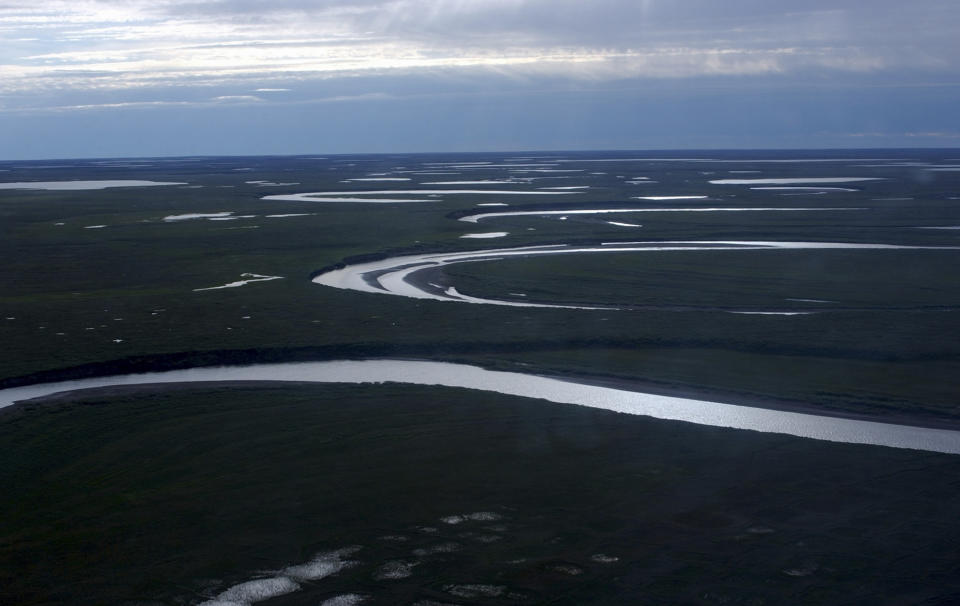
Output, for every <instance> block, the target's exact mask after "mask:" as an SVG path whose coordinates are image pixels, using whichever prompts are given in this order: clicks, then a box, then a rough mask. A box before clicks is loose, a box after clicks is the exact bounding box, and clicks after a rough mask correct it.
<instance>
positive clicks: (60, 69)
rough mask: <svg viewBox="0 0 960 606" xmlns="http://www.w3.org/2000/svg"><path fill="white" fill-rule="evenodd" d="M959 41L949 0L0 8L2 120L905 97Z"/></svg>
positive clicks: (942, 67)
mask: <svg viewBox="0 0 960 606" xmlns="http://www.w3.org/2000/svg"><path fill="white" fill-rule="evenodd" d="M958 29H960V3H957V2H955V1H953V0H914V1H913V2H912V3H910V4H909V6H908V5H905V4H903V3H902V2H901V1H897V2H894V1H893V0H872V1H871V2H870V3H865V2H862V1H858V0H804V1H803V2H799V1H797V0H725V1H724V2H716V0H591V1H590V2H584V1H583V0H272V1H271V2H262V1H260V0H149V1H148V0H125V1H124V2H116V1H115V0H75V1H69V2H68V1H64V0H45V1H44V2H26V1H24V0H6V1H5V2H4V3H3V4H2V5H0V37H2V39H4V44H3V45H2V46H0V96H2V97H3V103H4V107H5V108H6V109H0V111H22V110H25V109H29V108H34V109H36V108H40V107H47V108H60V109H58V111H66V110H65V109H62V108H83V109H87V108H91V107H104V108H105V107H116V108H126V107H131V108H133V107H159V106H160V105H163V104H169V103H184V104H192V105H203V104H204V103H234V104H242V103H248V104H254V103H256V104H263V105H273V104H282V103H310V102H329V101H330V100H338V99H344V100H347V99H349V100H364V99H384V98H396V97H405V96H408V93H407V89H410V88H412V86H413V85H412V84H411V83H413V82H416V83H417V86H420V87H421V88H422V89H423V90H422V91H421V92H425V93H426V92H432V93H434V94H448V93H451V94H453V93H462V94H470V93H475V92H477V91H490V90H494V89H496V90H498V91H501V92H504V91H517V90H527V91H541V92H542V91H550V90H555V89H558V88H563V87H566V88H568V89H575V90H589V89H597V90H599V88H603V89H609V88H611V87H617V86H621V85H623V83H626V82H632V84H631V86H633V87H635V88H638V87H642V86H649V87H651V88H653V87H654V86H665V84H664V83H665V82H677V81H688V82H705V83H706V82H709V83H710V85H711V86H717V85H718V82H721V81H725V82H729V83H730V84H729V85H730V86H748V85H749V86H752V84H751V83H754V82H764V83H767V84H768V85H770V86H785V85H788V84H790V83H794V85H795V86H802V85H804V84H805V83H809V82H815V83H817V85H818V86H822V85H823V84H824V83H830V84H831V85H835V86H841V85H844V86H845V85H847V83H848V82H855V83H856V85H857V86H862V85H866V84H867V82H866V80H867V79H870V80H871V82H870V83H869V84H870V85H874V86H876V85H880V84H882V85H883V86H891V85H893V84H894V83H897V82H899V83H901V84H903V85H907V84H909V85H911V86H917V85H921V84H930V83H931V82H935V81H942V82H954V81H957V76H960V69H958V68H960V66H958V58H960V37H958V36H956V35H955V32H956V31H957V30H958ZM251 92H252V93H253V94H251ZM281 92H282V93H287V94H283V95H272V94H269V93H281ZM260 93H264V94H263V96H257V95H258V94H260ZM155 99H165V101H155Z"/></svg>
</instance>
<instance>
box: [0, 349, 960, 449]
mask: <svg viewBox="0 0 960 606" xmlns="http://www.w3.org/2000/svg"><path fill="white" fill-rule="evenodd" d="M197 381H283V382H316V383H385V382H392V383H407V384H414V385H442V386H447V387H463V388H467V389H476V390H481V391H490V392H496V393H501V394H506V395H512V396H523V397H528V398H539V399H542V400H547V401H549V402H555V403H559V404H576V405H579V406H588V407H591V408H600V409H604V410H611V411H614V412H620V413H624V414H632V415H642V416H648V417H655V418H658V419H668V420H675V421H687V422H690V423H697V424H700V425H713V426H717V427H729V428H734V429H748V430H754V431H762V432H771V433H780V434H788V435H792V436H799V437H804V438H813V439H816V440H827V441H831V442H846V443H851V444H870V445H876V446H889V447H894V448H909V449H915V450H925V451H930V452H942V453H951V454H960V431H952V430H946V429H931V428H924V427H914V426H908V425H894V424H889V423H876V422H872V421H862V420H857V419H843V418H836V417H827V416H818V415H812V414H803V413H797V412H788V411H782V410H770V409H765V408H754V407H749V406H738V405H734V404H723V403H719V402H709V401H705V400H695V399H690V398H680V397H675V396H664V395H655V394H648V393H642V392H637V391H630V390H626V389H616V388H612V387H603V386H598V385H590V384H587V383H581V382H577V381H576V380H561V379H556V378H550V377H543V376H538V375H530V374H523V373H516V372H503V371H492V370H486V369H483V368H479V367H476V366H469V365H464V364H452V363H448V362H431V361H415V360H341V361H330V362H295V363H285V364H258V365H252V366H222V367H205V368H192V369H186V370H173V371H168V372H156V373H145V374H135V375H118V376H110V377H96V378H90V379H81V380H76V381H63V382H57V383H44V384H40V385H30V386H27V387H16V388H12V389H6V390H0V408H3V407H5V406H10V405H11V404H13V403H14V402H16V401H20V400H27V399H31V398H40V397H44V396H49V395H53V394H57V393H63V392H68V391H75V390H80V389H90V388H98V387H111V386H123V385H150V384H162V383H190V382H197Z"/></svg>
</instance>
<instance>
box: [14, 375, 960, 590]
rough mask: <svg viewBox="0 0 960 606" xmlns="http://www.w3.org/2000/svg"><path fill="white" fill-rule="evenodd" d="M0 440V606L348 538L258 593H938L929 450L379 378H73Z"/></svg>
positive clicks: (949, 556)
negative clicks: (151, 384) (87, 386)
mask: <svg viewBox="0 0 960 606" xmlns="http://www.w3.org/2000/svg"><path fill="white" fill-rule="evenodd" d="M0 448H2V450H3V452H4V453H5V461H6V463H5V465H4V466H3V469H2V470H0V479H2V481H3V485H4V486H7V487H8V490H7V492H6V494H5V497H4V499H3V501H2V504H0V507H2V509H0V519H3V520H4V523H3V525H2V527H0V528H2V530H0V571H2V573H0V574H2V575H3V577H2V583H0V586H2V587H3V595H4V601H5V602H6V603H15V604H23V605H26V604H31V605H33V604H64V603H69V604H78V605H80V604H103V603H110V604H184V603H187V604H190V603H193V604H196V603H198V602H200V601H202V600H203V599H204V598H205V597H206V598H209V597H212V596H214V595H216V594H217V593H218V592H220V591H223V590H224V589H226V588H227V587H229V586H231V585H234V584H237V583H242V582H246V581H249V580H252V579H256V578H261V577H269V576H271V572H270V571H274V572H273V574H276V572H275V571H278V570H280V569H281V568H283V567H285V566H289V565H291V564H297V563H301V562H305V561H308V560H310V558H312V557H313V555H314V554H316V553H318V552H328V551H332V550H335V549H339V548H343V547H347V546H351V545H357V546H360V547H362V549H360V550H359V551H357V552H356V554H354V555H352V556H351V557H350V558H349V559H350V560H353V561H355V562H356V565H355V566H353V567H351V568H348V569H346V570H344V571H342V572H340V573H339V574H337V575H336V576H331V577H328V578H326V579H322V580H318V581H315V582H306V583H304V584H303V589H302V591H300V592H298V593H296V594H291V595H290V596H287V597H284V598H277V599H276V600H274V601H271V602H269V603H270V604H317V603H319V602H321V601H322V600H323V599H325V598H327V597H330V596H332V595H338V594H344V593H359V594H363V595H368V596H370V597H371V600H370V602H369V603H371V604H410V603H414V602H416V601H418V600H431V599H432V600H435V601H440V602H444V603H456V604H468V603H469V604H530V603H537V604H541V603H543V604H545V603H549V604H571V605H572V604H614V603H616V604H620V603H622V604H628V603H629V604H638V603H639V604H660V603H665V602H669V603H675V604H704V603H706V604H713V603H743V604H763V603H785V602H786V603H791V604H824V603H844V604H850V603H864V604H865V603H872V604H903V603H949V602H950V600H951V599H953V598H955V597H956V595H958V593H957V592H960V582H958V579H960V577H958V575H957V569H956V567H957V563H956V558H955V557H954V556H955V548H956V544H957V542H958V541H960V529H958V528H957V525H956V524H955V523H954V519H953V518H954V516H953V513H954V511H955V507H956V503H957V499H958V497H960V486H958V485H957V483H956V481H954V480H951V478H956V477H957V474H958V472H960V469H958V465H960V461H958V459H957V457H955V456H950V455H932V454H921V453H916V452H912V451H904V450H896V449H889V448H878V447H865V446H850V445H841V444H829V443H822V442H815V441H810V440H803V439H799V438H790V437H784V436H776V435H770V434H760V433H754V432H742V431H733V430H724V429H718V428H709V427H700V426H694V425H690V424H685V423H676V422H666V421H656V420H651V419H643V418H639V417H630V416H625V415H619V414H616V413H610V412H606V411H596V410H590V409H585V408H580V407H576V406H563V405H555V404H546V403H543V402H537V401H531V400H525V399H519V398H508V397H503V396H496V395H490V394H478V393H474V392H469V391H465V390H455V389H448V388H425V387H408V386H390V385H388V386H375V387H374V386H365V387H355V386H320V387H317V386H309V387H297V386H284V387H275V386H259V387H258V386H251V387H244V388H239V387H233V388H225V387H221V386H212V385H208V386H197V387H195V388H190V387H188V386H180V387H174V388H169V387H167V388H164V389H163V390H160V391H153V392H151V391H148V390H143V389H141V390H134V389H125V390H121V391H117V390H114V391H112V392H110V391H105V392H98V393H91V394H89V395H84V396H79V397H74V398H61V399H59V400H58V401H57V402H56V403H52V404H46V405H35V406H32V407H30V408H29V409H28V410H22V411H19V412H18V413H17V414H9V413H8V414H6V415H5V416H4V418H3V423H2V424H0ZM475 513H489V514H494V515H489V516H486V515H485V516H474V517H476V518H478V519H475V520H474V519H471V518H470V517H469V514H475ZM454 516H461V517H462V518H464V519H458V518H456V517H454ZM389 562H403V563H406V564H408V565H409V566H410V570H411V574H410V576H409V577H406V578H400V579H384V578H379V577H378V575H380V574H381V573H382V570H383V566H384V565H385V564H387V563H389ZM458 585H459V586H467V585H485V586H491V587H498V588H502V589H503V591H502V594H501V595H499V596H494V597H488V598H483V597H482V596H481V597H479V598H475V599H462V598H461V599H458V594H457V593H456V592H457V589H456V586H458ZM951 596H952V597H951ZM925 600H929V602H925ZM938 600H939V601H938Z"/></svg>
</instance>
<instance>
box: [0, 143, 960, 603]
mask: <svg viewBox="0 0 960 606" xmlns="http://www.w3.org/2000/svg"><path fill="white" fill-rule="evenodd" d="M958 153H960V152H958V151H956V150H939V151H933V150H931V151H917V150H890V151H879V152H878V151H876V150H872V151H870V152H869V154H864V152H850V151H844V152H823V151H817V152H703V153H702V154H693V156H691V155H690V154H684V155H685V156H686V157H694V156H696V157H703V158H710V160H709V161H696V162H693V161H684V160H676V161H652V160H640V161H638V160H629V161H627V160H617V161H611V160H610V159H611V158H637V157H641V156H642V155H643V154H642V153H640V152H636V153H628V154H625V152H616V153H599V152H598V153H579V154H574V153H570V154H555V155H553V158H552V159H551V158H544V159H540V160H537V161H536V162H539V163H542V165H543V166H542V168H533V169H532V170H531V168H530V167H527V168H510V167H509V166H501V165H507V164H510V163H511V158H514V157H515V155H507V154H463V155H453V156H451V155H433V156H431V155H416V156H412V155H395V156H386V155H383V156H339V157H330V158H326V159H316V158H307V157H286V158H285V157H253V158H184V159H173V160H169V159H145V160H143V161H141V162H138V163H137V165H136V166H134V167H131V166H122V165H121V164H123V163H116V165H112V164H111V163H108V162H100V161H85V160H68V161H62V162H55V163H54V162H44V163H38V162H6V163H2V166H0V168H2V169H4V170H6V172H0V180H2V181H3V182H20V181H63V180H101V179H102V180H107V179H141V180H154V181H164V182H178V183H184V184H185V185H171V186H159V187H126V188H109V189H103V190H76V191H43V190H36V191H34V190H30V191H28V190H13V189H9V190H7V189H4V190H0V258H2V259H3V260H4V262H3V264H0V285H2V288H0V343H3V348H2V353H0V388H2V387H10V386H15V385H22V384H29V383H38V382H43V381H50V380H56V379H65V378H78V377H83V376H91V375H112V374H120V373H127V372H140V371H153V370H163V369H168V368H183V367H190V366H210V365H217V364H224V363H231V364H238V363H257V362H276V361H287V360H317V359H337V358H363V357H390V356H392V357H414V358H423V359H434V360H448V361H458V362H467V363H473V364H479V365H483V366H486V367H489V368H497V369H503V370H512V371H521V372H530V373H549V374H552V375H558V376H577V377H586V378H588V379H593V380H598V381H611V382H614V383H616V382H626V383H629V384H633V385H638V386H646V387H649V388H650V389H651V390H652V391H664V392H671V393H674V392H679V393H690V394H697V395H702V396H704V397H705V398H706V399H710V398H714V399H716V400H721V401H728V402H733V403H738V402H740V403H747V404H751V405H770V406H774V407H775V406H781V407H787V408H790V407H798V408H803V409H804V410H808V411H819V412H823V413H826V414H835V415H841V416H842V415H847V416H857V417H863V418H869V419H874V420H881V421H889V422H896V423H908V424H919V425H936V426H941V427H953V428H955V427H956V426H957V421H958V418H960V399H958V394H960V381H958V379H957V377H960V345H958V344H960V340H958V339H957V335H958V334H960V280H958V279H957V278H958V271H960V250H955V249H953V248H951V247H957V246H960V230H957V229H952V228H955V227H957V226H960V211H958V206H957V204H958V202H960V173H957V172H947V171H942V172H937V171H932V170H929V169H928V167H931V166H934V165H937V164H938V163H939V164H943V163H948V160H949V159H950V158H955V157H957V155H958ZM537 155H538V156H540V155H542V154H537ZM647 155H648V156H649V155H650V154H647ZM561 156H562V157H561ZM653 156H654V157H659V158H662V157H664V154H663V153H657V154H653ZM866 156H869V157H871V158H878V157H888V158H890V160H889V161H884V160H875V161H870V162H864V161H857V160H853V159H850V160H843V161H836V162H822V163H820V162H796V163H793V162H775V163H774V162H769V160H785V159H790V158H793V159H805V158H806V159H809V158H811V157H812V158H823V157H833V158H835V159H837V158H857V157H866ZM894 158H899V159H900V160H897V161H894ZM903 158H909V159H910V161H911V162H913V165H909V166H908V165H904V162H903V160H902V159H903ZM561 160H563V161H561ZM598 160H599V161H598ZM450 162H478V163H479V162H486V163H489V164H487V165H483V164H475V165H473V166H468V167H464V166H462V165H461V166H457V167H455V166H451V165H449V164H442V165H438V164H436V163H450ZM513 162H514V163H517V162H518V161H516V160H513ZM525 163H526V161H525ZM51 166H52V167H51ZM550 171H570V172H550ZM744 171H749V172H744ZM429 172H442V173H448V174H443V175H427V174H420V173H429ZM378 177H387V178H406V179H410V181H403V182H397V181H387V182H377V181H350V179H371V178H378ZM641 177H643V178H644V179H640V178H641ZM810 177H818V178H830V177H871V178H877V179H878V180H874V181H862V182H853V183H839V184H836V183H830V184H829V185H830V186H835V187H846V188H849V189H851V190H853V191H838V190H827V189H823V190H816V189H813V190H758V189H751V186H750V185H718V184H711V183H710V181H711V180H717V179H726V178H810ZM504 179H512V180H513V182H512V183H508V184H496V185H429V184H428V183H432V182H441V181H483V180H504ZM641 181H649V182H650V183H646V184H644V183H641ZM583 186H586V188H584V187H583ZM804 186H807V187H812V186H810V185H807V184H804ZM485 187H486V188H487V189H490V188H495V189H497V190H504V189H507V190H520V191H551V190H543V189H540V188H545V187H580V188H581V189H576V190H552V191H555V192H562V191H572V192H573V193H564V194H561V193H557V194H555V195H514V196H510V195H497V194H489V193H482V190H483V189H484V188H485ZM381 189H382V190H391V191H394V190H411V189H436V190H447V189H464V190H475V191H477V190H479V191H480V193H461V194H439V193H438V194H436V195H435V196H427V197H428V198H429V199H430V200H432V201H430V202H418V203H394V204H364V203H336V202H334V203H322V202H305V201H280V200H264V199H262V198H263V197H264V196H269V195H277V194H295V193H306V192H346V193H343V194H337V195H343V196H349V197H357V196H360V197H362V196H367V197H375V196H376V194H363V193H356V192H365V191H375V190H381ZM384 195H388V194H384ZM704 195H705V196H708V198H707V199H684V200H680V199H669V200H646V199H638V198H642V197H654V196H704ZM389 196H391V197H399V198H403V197H405V196H404V195H403V194H389ZM406 197H411V198H413V197H416V198H422V197H424V195H422V194H418V195H417V196H412V195H411V196H406ZM488 204H507V205H508V206H481V205H488ZM609 207H619V208H623V207H636V208H648V209H649V208H667V207H669V208H711V207H736V208H773V207H803V208H808V209H814V210H805V211H791V212H786V211H783V212H779V211H763V212H742V211H737V212H636V213H617V214H616V215H610V216H606V215H588V214H581V215H572V214H571V215H569V216H567V217H566V219H563V218H562V217H563V215H556V214H553V215H549V216H518V217H500V218H490V219H486V220H483V221H481V222H480V223H479V224H473V223H467V222H463V221H459V220H458V218H459V217H462V216H464V215H465V214H472V213H476V212H480V211H498V212H499V211H504V210H535V209H545V210H558V209H568V210H570V209H591V208H593V209H596V208H609ZM841 208H842V209H848V210H838V209H841ZM190 214H200V215H216V214H220V216H219V217H217V216H209V217H197V218H184V217H182V216H183V215H190ZM270 215H284V216H270ZM286 215H292V216H286ZM171 217H174V218H173V219H170V218H171ZM223 219H227V220H223ZM609 221H616V222H627V223H631V224H637V225H642V227H624V226H617V225H613V224H611V223H610V222H609ZM493 231H504V232H508V235H507V236H505V237H502V238H497V239H492V240H464V239H461V238H460V236H462V235H464V234H466V233H470V232H493ZM675 240H683V241H734V240H737V241H739V240H764V241H766V240H770V241H792V242H850V243H877V244H887V245H898V246H913V247H921V246H922V247H935V248H937V249H936V250H934V249H887V250H779V251H677V252H638V253H611V254H603V255H594V256H590V255H555V256H545V257H537V258H533V257H530V258H524V257H515V258H510V259H509V260H499V261H485V262H482V263H464V264H460V265H450V266H445V267H442V268H435V269H434V270H432V272H430V273H429V274H428V275H427V274H425V276H424V277H426V278H429V279H430V280H434V281H436V282H437V283H440V284H443V285H445V286H447V285H449V286H456V288H457V289H458V290H459V291H461V292H463V293H467V294H469V295H473V296H476V297H486V298H492V299H505V300H515V301H521V300H525V301H534V302H541V303H552V304H558V303H559V304H575V305H581V304H582V305H607V306H613V307H622V309H601V310H579V309H547V308H520V307H504V306H495V305H478V304H467V303H454V302H440V301H431V300H420V299H413V298H407V297H401V296H391V295H388V294H379V293H365V292H357V291H353V290H343V289H336V288H330V287H326V286H321V285H318V284H314V283H312V282H311V276H313V275H314V274H315V273H316V272H317V271H319V270H322V269H323V268H330V267H333V266H336V265H338V264H344V263H347V264H349V263H353V262H356V261H357V260H360V259H367V260H369V259H372V258H385V257H391V256H399V255H407V254H415V253H426V252H450V251H462V250H471V249H485V248H504V247H517V246H532V245H564V244H574V245H587V244H589V245H597V246H602V245H603V243H610V242H630V241H675ZM248 274H255V275H248ZM264 276H266V277H275V278H276V279H271V280H269V281H259V282H258V281H253V282H250V283H247V284H246V285H243V286H236V287H228V288H215V287H221V286H226V285H229V284H231V283H235V282H239V281H244V280H251V279H253V280H255V279H257V278H258V277H264ZM743 311H747V312H758V311H760V312H763V311H777V312H796V311H802V312H816V313H810V314H808V315H792V316H784V315H755V314H752V313H751V314H743V313H732V312H743ZM73 398H74V397H73V396H71V397H64V398H62V399H58V400H56V401H55V402H53V403H47V404H33V405H29V406H20V407H15V408H14V409H8V410H7V412H5V413H3V414H2V415H0V449H2V451H3V452H4V453H5V461H7V462H6V464H5V465H4V466H3V469H2V470H0V477H2V485H3V486H6V487H10V489H9V490H8V494H7V495H5V497H4V498H3V499H2V500H0V508H2V509H0V520H2V522H0V571H2V574H3V575H4V576H3V578H2V580H0V587H2V589H0V602H4V603H6V602H10V603H16V604H59V603H71V604H83V603H89V604H100V603H118V604H131V605H132V604H198V603H200V602H202V601H203V600H204V599H206V598H210V597H212V596H215V595H217V593H218V592H219V591H222V590H224V589H225V588H227V587H229V586H231V585H234V584H237V583H241V582H244V581H246V580H251V579H254V578H256V577H257V576H258V574H260V573H259V572H258V571H261V572H262V571H274V572H275V571H277V570H279V569H280V568H282V567H284V566H289V565H292V564H298V563H303V562H306V561H308V560H309V559H310V558H311V557H313V556H314V555H315V554H316V553H319V552H325V551H330V550H336V549H339V548H343V547H348V546H350V545H360V546H362V547H363V549H362V550H360V551H359V552H357V553H356V554H355V555H352V556H350V558H351V559H355V560H357V561H358V562H359V564H357V565H356V566H354V567H351V568H348V569H345V570H343V571H341V572H340V573H339V574H337V575H335V576H331V577H328V578H326V579H324V580H323V581H316V582H311V583H305V584H304V589H303V590H302V591H300V592H298V593H294V594H290V595H289V596H284V597H277V598H274V599H273V600H271V601H269V602H267V603H268V604H269V605H270V606H273V605H274V604H276V605H280V606H283V605H287V604H290V605H293V604H317V603H320V602H322V601H323V600H324V599H327V598H329V597H332V596H334V595H340V594H343V593H345V592H356V593H360V594H363V595H368V596H370V598H371V602H372V603H383V604H414V603H417V601H418V600H434V602H439V603H452V604H513V603H551V604H585V603H596V604H613V603H624V604H635V603H641V604H642V603H650V604H662V603H676V604H711V603H718V604H719V603H740V604H761V603H791V604H792V603H809V604H901V603H931V604H940V603H943V604H946V603H950V602H951V601H955V600H956V599H957V595H958V592H960V587H958V586H957V583H956V579H957V578H960V575H958V571H957V569H956V562H955V560H956V558H955V548H954V547H953V546H954V545H956V544H957V543H958V539H960V537H958V536H956V535H957V533H958V528H957V525H956V523H955V521H954V519H953V518H954V515H953V512H954V511H955V510H956V503H957V502H958V497H960V493H958V489H960V486H958V485H957V484H956V482H955V481H953V480H951V478H954V477H956V475H957V474H956V472H957V470H956V469H955V467H956V462H955V461H954V459H955V458H956V457H951V456H946V455H930V454H924V453H918V452H910V451H896V450H893V449H884V448H874V447H863V446H850V445H840V444H828V443H822V442H812V441H807V440H801V439H794V438H787V437H783V436H774V435H761V434H756V433H749V432H739V431H731V430H725V429H717V428H708V427H695V426H691V425H685V424H679V423H667V422H659V421H652V420H649V419H641V418H636V417H626V416H623V415H617V414H613V413H606V412H602V411H594V410H586V409H578V408H575V407H566V406H556V405H550V404H545V403H543V402H535V401H529V400H522V399H519V398H508V397H501V396H495V395H491V394H477V393H471V392H467V391H460V390H452V389H446V388H428V387H399V386H392V385H388V386H363V387H360V386H323V387H318V386H310V387H307V386H285V387H277V386H271V387H265V386H261V387H250V386H248V387H244V388H242V389H241V388H238V387H236V386H234V387H227V386H214V385H207V386H197V387H196V388H193V387H189V386H180V387H168V388H165V389H164V390H161V391H106V392H98V393H96V394H79V395H77V396H76V399H73ZM476 512H491V513H495V514H496V516H497V517H498V518H499V519H497V520H472V519H469V518H467V519H466V520H465V521H462V523H461V524H447V523H445V522H443V521H442V518H444V517H449V516H454V515H461V516H462V515H464V514H469V513H476ZM424 528H435V529H436V532H435V533H434V532H431V531H427V530H424ZM494 528H497V529H494ZM500 528H502V529H500ZM493 536H496V537H498V538H491V537H493ZM383 537H404V539H403V540H399V539H398V540H396V541H393V540H390V539H383ZM484 537H486V538H484ZM450 543H452V544H456V545H457V547H456V548H455V549H454V548H451V549H450V550H447V551H443V549H441V550H440V551H436V550H437V549H440V547H438V546H442V545H444V544H450ZM415 552H416V553H420V554H421V555H416V553H415ZM598 555H609V556H611V557H616V558H618V559H617V560H616V561H612V560H611V561H606V560H604V558H602V557H598V558H594V556H598ZM518 560H522V561H518ZM388 562H401V563H407V564H410V565H411V566H413V564H416V566H413V568H412V570H413V574H412V575H411V576H410V577H406V578H404V579H402V580H392V581H386V580H383V579H380V580H377V578H378V574H380V573H379V572H378V571H380V569H381V568H380V567H382V566H384V565H385V564H387V563H388ZM511 562H514V563H511ZM476 586H482V587H486V589H477V587H476ZM490 587H494V588H500V589H490ZM498 591H499V593H497V592H498ZM485 592H486V593H485ZM491 592H493V593H491ZM494 594H495V595H494ZM644 600H646V601H644ZM924 600H926V601H927V602H924ZM422 603H424V604H426V603H428V602H422Z"/></svg>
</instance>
